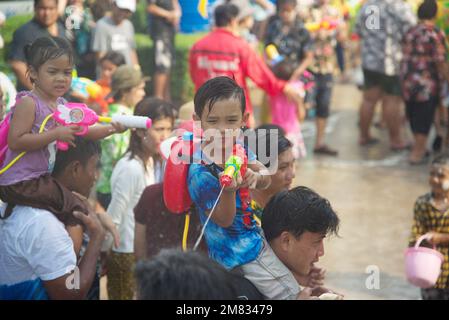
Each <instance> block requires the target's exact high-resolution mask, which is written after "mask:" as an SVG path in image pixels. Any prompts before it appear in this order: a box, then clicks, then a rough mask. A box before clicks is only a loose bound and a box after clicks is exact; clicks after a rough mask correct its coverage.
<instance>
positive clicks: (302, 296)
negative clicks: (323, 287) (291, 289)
mask: <svg viewBox="0 0 449 320" xmlns="http://www.w3.org/2000/svg"><path fill="white" fill-rule="evenodd" d="M297 300H318V297H316V296H314V295H312V289H311V288H303V289H302V290H301V292H300V293H299V294H298V297H297Z"/></svg>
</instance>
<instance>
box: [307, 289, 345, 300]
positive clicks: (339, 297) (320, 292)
mask: <svg viewBox="0 0 449 320" xmlns="http://www.w3.org/2000/svg"><path fill="white" fill-rule="evenodd" d="M326 293H330V294H332V295H335V296H337V297H335V299H334V300H343V297H344V295H342V294H341V293H338V292H335V291H332V290H330V289H328V288H325V287H317V288H314V289H312V296H316V297H320V296H321V295H323V294H326Z"/></svg>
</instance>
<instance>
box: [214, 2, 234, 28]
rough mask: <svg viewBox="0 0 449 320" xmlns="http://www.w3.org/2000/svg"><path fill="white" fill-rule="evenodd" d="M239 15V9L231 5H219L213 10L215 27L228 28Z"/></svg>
mask: <svg viewBox="0 0 449 320" xmlns="http://www.w3.org/2000/svg"><path fill="white" fill-rule="evenodd" d="M238 15H239V8H238V7H237V6H236V5H234V4H231V3H226V4H221V5H219V6H217V7H216V8H215V11H214V18H215V26H217V27H219V28H221V27H226V26H228V25H229V24H230V23H231V21H232V20H233V19H236V18H237V16H238Z"/></svg>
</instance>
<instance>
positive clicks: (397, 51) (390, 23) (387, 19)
mask: <svg viewBox="0 0 449 320" xmlns="http://www.w3.org/2000/svg"><path fill="white" fill-rule="evenodd" d="M416 22H417V20H416V16H415V14H414V13H413V10H412V8H411V6H410V4H408V3H407V2H405V1H398V0H367V1H365V3H364V4H363V7H362V8H361V9H360V11H359V14H358V16H357V22H356V25H355V28H356V33H357V34H358V35H359V36H360V38H361V50H362V67H363V68H364V69H366V70H370V71H374V72H378V73H382V74H385V75H388V76H397V75H399V69H400V63H401V59H402V40H403V37H404V36H405V34H406V33H407V31H408V30H409V29H410V28H411V27H413V26H414V25H416Z"/></svg>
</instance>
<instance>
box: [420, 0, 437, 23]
mask: <svg viewBox="0 0 449 320" xmlns="http://www.w3.org/2000/svg"><path fill="white" fill-rule="evenodd" d="M437 14H438V5H437V2H436V1H435V0H424V2H423V3H422V4H421V5H420V6H419V8H418V18H419V19H420V20H432V19H434V18H435V17H436V16H437Z"/></svg>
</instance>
